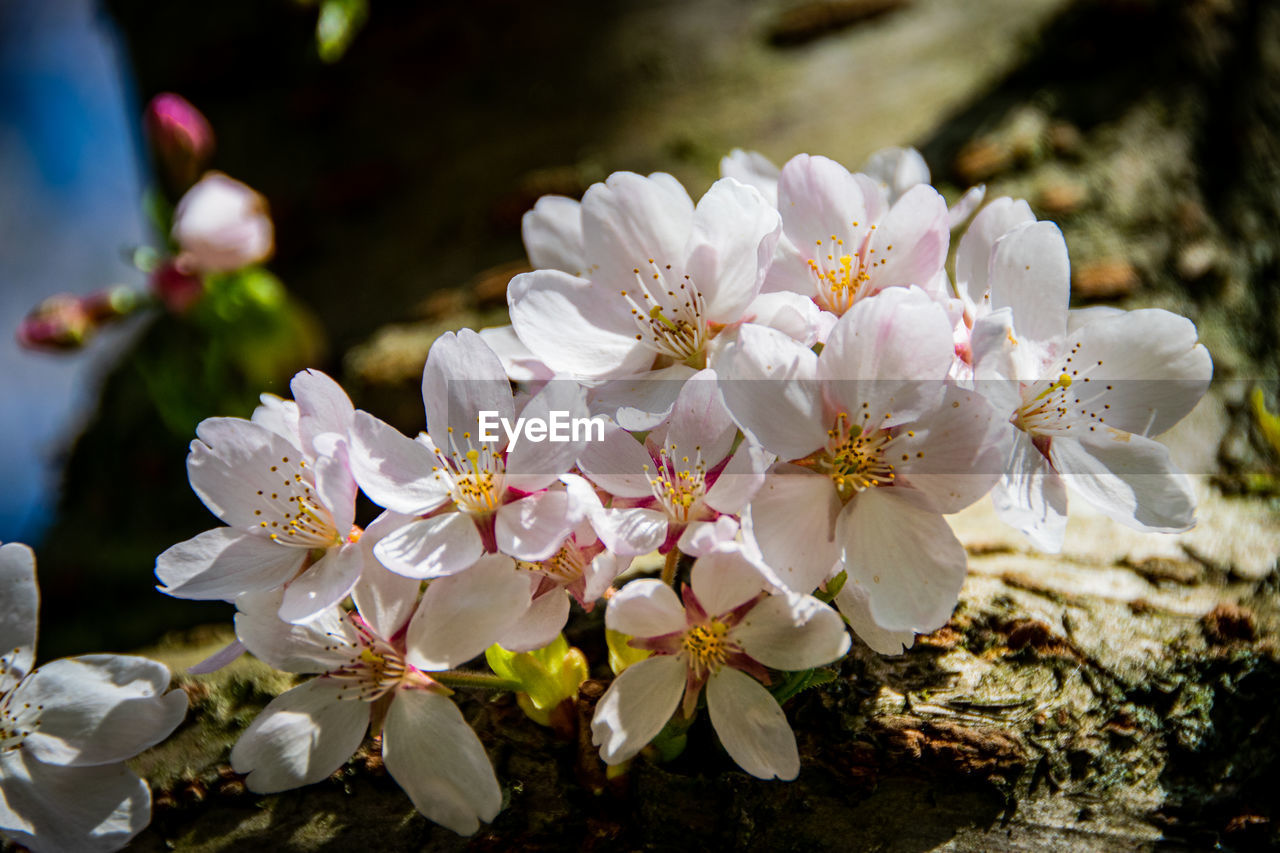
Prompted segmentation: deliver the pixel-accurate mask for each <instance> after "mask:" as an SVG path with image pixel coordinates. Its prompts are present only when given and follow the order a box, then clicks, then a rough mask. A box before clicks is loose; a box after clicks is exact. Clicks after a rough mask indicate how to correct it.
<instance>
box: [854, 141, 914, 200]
mask: <svg viewBox="0 0 1280 853" xmlns="http://www.w3.org/2000/svg"><path fill="white" fill-rule="evenodd" d="M858 171H859V172H861V173H862V174H864V175H866V176H868V177H870V178H874V179H875V180H876V181H877V182H878V183H879V184H880V185H881V186H882V187H883V188H884V190H885V192H886V193H887V194H888V195H889V197H890V198H891V199H897V198H898V197H899V196H901V195H902V194H903V193H904V192H906V191H907V190H909V189H911V188H912V187H914V186H915V185H916V184H927V183H929V164H928V163H926V162H925V161H924V157H922V156H921V155H920V152H919V151H917V150H916V149H914V148H896V147H894V148H881V149H880V150H879V151H876V152H874V153H873V154H872V155H871V156H870V157H868V158H867V162H866V163H863V164H862V168H861V169H859V170H858Z"/></svg>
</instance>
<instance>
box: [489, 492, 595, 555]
mask: <svg viewBox="0 0 1280 853" xmlns="http://www.w3.org/2000/svg"><path fill="white" fill-rule="evenodd" d="M574 524H575V520H574V519H573V518H572V517H571V515H570V512H569V496H568V495H567V494H566V493H565V492H563V491H551V490H548V491H544V492H539V493H538V494H534V495H529V496H527V497H523V498H521V499H520V500H518V501H512V502H511V503H508V504H504V505H503V506H502V507H501V508H499V510H498V514H497V518H496V519H495V520H494V532H495V534H496V538H497V542H498V550H499V551H501V552H502V553H504V554H507V555H509V556H512V557H515V558H516V559H517V560H530V561H533V562H537V561H538V560H545V559H547V558H548V557H550V556H551V555H552V554H554V553H555V552H556V551H558V550H560V546H561V544H563V543H564V540H565V539H566V538H567V537H568V536H569V533H570V532H571V531H572V530H573V528H574Z"/></svg>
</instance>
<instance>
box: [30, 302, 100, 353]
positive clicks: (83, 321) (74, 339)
mask: <svg viewBox="0 0 1280 853" xmlns="http://www.w3.org/2000/svg"><path fill="white" fill-rule="evenodd" d="M92 330H93V320H92V319H91V318H90V317H89V314H88V312H87V311H85V309H84V304H83V303H82V302H81V301H80V297H78V296H76V295H74V294H71V293H59V294H58V295H57V296H50V297H49V298H48V299H46V300H44V301H43V302H41V303H40V304H39V305H37V306H36V307H35V308H33V309H32V310H31V313H30V314H28V315H27V316H26V318H25V319H24V320H23V321H22V322H21V323H20V324H19V325H18V343H19V344H21V345H22V346H23V347H26V348H27V349H42V350H74V349H79V348H80V347H81V346H83V345H84V342H85V341H86V340H87V339H88V337H89V334H90V332H92Z"/></svg>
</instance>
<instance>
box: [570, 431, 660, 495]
mask: <svg viewBox="0 0 1280 853" xmlns="http://www.w3.org/2000/svg"><path fill="white" fill-rule="evenodd" d="M646 466H647V467H648V468H649V469H650V470H651V471H652V470H653V468H654V461H653V457H652V456H650V455H649V451H648V450H646V449H645V447H644V445H643V444H641V443H640V442H639V441H637V440H636V438H635V436H633V435H632V434H631V433H629V432H627V431H626V430H624V429H621V428H619V427H617V426H615V425H613V424H606V425H605V428H604V440H603V441H591V442H588V443H587V446H586V447H585V448H584V449H583V451H582V454H581V455H580V456H579V457H578V467H579V468H580V469H581V470H582V473H584V474H586V475H587V476H588V477H590V478H591V481H592V482H593V483H595V484H596V485H597V486H599V487H600V488H602V489H604V490H605V491H606V492H608V493H609V494H611V495H613V496H614V497H619V498H648V497H652V496H653V488H652V487H651V486H650V485H649V474H647V473H646V472H645V468H646Z"/></svg>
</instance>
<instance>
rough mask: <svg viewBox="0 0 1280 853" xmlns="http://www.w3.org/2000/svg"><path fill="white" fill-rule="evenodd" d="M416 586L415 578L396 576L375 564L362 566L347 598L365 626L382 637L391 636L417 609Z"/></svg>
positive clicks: (417, 584)
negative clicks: (366, 624) (361, 571)
mask: <svg viewBox="0 0 1280 853" xmlns="http://www.w3.org/2000/svg"><path fill="white" fill-rule="evenodd" d="M420 585H421V583H420V582H419V581H418V580H417V579H415V578H407V577H405V576H404V575H399V574H396V573H395V572H392V571H389V570H387V569H385V568H383V567H382V566H380V565H377V564H376V563H375V564H373V565H367V566H365V570H364V573H363V574H362V575H361V576H360V582H359V583H357V584H356V585H355V588H354V589H352V590H351V599H352V600H353V601H354V602H355V605H356V610H358V611H359V612H360V616H361V617H362V618H363V619H364V621H365V622H367V623H369V627H371V628H373V630H374V631H375V632H376V633H377V634H379V635H381V636H383V637H392V636H394V635H395V634H396V632H398V631H399V630H400V629H401V628H403V627H404V626H405V625H406V624H407V623H408V622H409V617H410V616H412V615H413V611H414V610H415V609H416V608H417V606H418V587H419V586H420Z"/></svg>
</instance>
